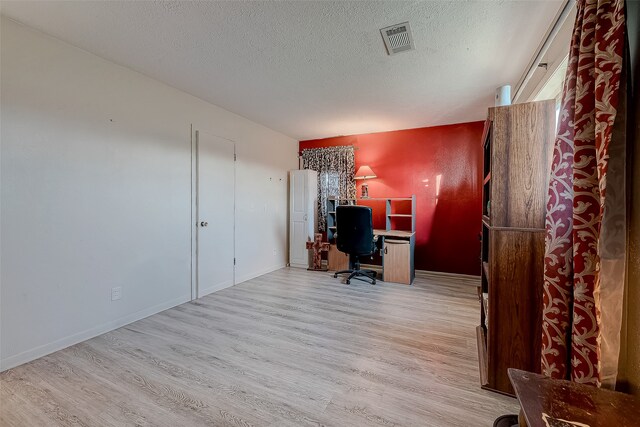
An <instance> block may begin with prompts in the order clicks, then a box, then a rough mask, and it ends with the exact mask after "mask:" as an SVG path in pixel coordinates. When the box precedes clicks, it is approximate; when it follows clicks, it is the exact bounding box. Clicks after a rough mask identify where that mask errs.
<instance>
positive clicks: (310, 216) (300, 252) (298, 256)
mask: <svg viewBox="0 0 640 427" xmlns="http://www.w3.org/2000/svg"><path fill="white" fill-rule="evenodd" d="M317 184H318V178H317V173H316V172H315V171H310V170H294V171H290V172H289V218H290V220H289V221H290V222H289V264H290V265H291V266H292V267H300V268H307V267H308V266H309V257H308V251H307V247H306V245H307V241H309V240H313V234H314V233H315V225H316V220H315V210H316V203H317V200H318V198H317V192H318V190H317Z"/></svg>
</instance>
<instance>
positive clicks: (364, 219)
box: [333, 205, 377, 285]
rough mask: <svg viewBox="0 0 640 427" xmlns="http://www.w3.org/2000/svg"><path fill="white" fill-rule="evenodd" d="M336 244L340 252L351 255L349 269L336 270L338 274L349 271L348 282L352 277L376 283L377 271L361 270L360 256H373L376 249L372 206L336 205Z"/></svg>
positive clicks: (336, 275) (336, 274) (335, 275)
mask: <svg viewBox="0 0 640 427" xmlns="http://www.w3.org/2000/svg"><path fill="white" fill-rule="evenodd" d="M336 226H337V232H336V245H337V246H338V250H339V251H340V252H344V253H346V254H348V255H349V270H341V271H338V272H336V273H335V274H334V275H333V277H335V278H337V277H338V274H344V273H349V277H348V278H347V284H349V283H351V279H358V280H365V281H366V280H367V279H365V278H363V277H366V278H368V279H369V280H371V284H372V285H375V284H376V276H377V273H376V272H375V271H373V270H361V269H360V258H362V257H366V256H371V255H373V253H374V252H375V249H376V241H375V239H374V237H373V218H372V215H371V208H369V207H366V206H350V205H343V206H337V207H336Z"/></svg>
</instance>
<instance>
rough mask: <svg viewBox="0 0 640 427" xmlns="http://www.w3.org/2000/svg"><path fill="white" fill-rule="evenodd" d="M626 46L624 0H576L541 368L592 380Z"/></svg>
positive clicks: (550, 233)
mask: <svg viewBox="0 0 640 427" xmlns="http://www.w3.org/2000/svg"><path fill="white" fill-rule="evenodd" d="M624 52H625V16H624V0H578V2H577V16H576V22H575V26H574V30H573V37H572V42H571V48H570V53H569V66H568V69H567V75H566V78H565V82H564V90H563V94H562V110H561V112H560V117H559V125H558V134H557V137H556V141H555V147H554V153H553V163H552V166H551V178H550V183H549V189H548V198H547V217H546V253H545V271H544V293H543V319H542V360H541V368H542V372H543V373H544V374H546V375H547V376H550V377H553V378H562V379H571V380H572V381H576V382H581V383H589V384H593V385H596V386H600V385H601V382H602V375H603V374H602V370H603V368H602V365H603V363H602V362H603V360H602V331H603V325H602V315H601V314H602V300H601V295H602V289H601V286H602V284H603V281H602V280H601V273H602V272H601V256H602V253H601V252H602V249H601V248H602V245H601V241H600V238H601V227H602V221H603V215H604V214H605V195H606V193H607V172H608V167H609V154H610V145H611V140H612V133H613V128H614V123H615V120H616V114H617V112H618V111H617V110H618V104H619V102H620V83H621V77H622V76H623V73H622V70H623V56H624ZM621 302H622V301H620V304H621ZM618 332H619V331H618ZM616 363H617V355H616Z"/></svg>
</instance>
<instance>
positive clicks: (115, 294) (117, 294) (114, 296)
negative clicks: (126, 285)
mask: <svg viewBox="0 0 640 427" xmlns="http://www.w3.org/2000/svg"><path fill="white" fill-rule="evenodd" d="M121 298H122V286H116V287H115V288H111V301H116V300H119V299H121Z"/></svg>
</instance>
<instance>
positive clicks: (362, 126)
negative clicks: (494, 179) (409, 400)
mask: <svg viewBox="0 0 640 427" xmlns="http://www.w3.org/2000/svg"><path fill="white" fill-rule="evenodd" d="M560 4H561V0H557V1H554V0H551V1H504V0H503V1H471V2H467V1H411V2H401V1H383V2H374V1H293V2H280V1H278V2H274V1H261V2H248V1H225V2H217V1H209V2H207V1H205V2H191V1H183V2H150V1H128V2H119V1H98V2H83V1H70V2H63V1H51V2H29V1H24V2H11V1H9V2H7V1H3V2H2V13H3V14H4V15H6V16H8V17H10V18H13V19H15V20H17V21H20V22H23V23H25V24H27V25H29V26H31V27H34V28H36V29H39V30H41V31H43V32H45V33H48V34H51V35H53V36H54V37H57V38H59V39H61V40H64V41H66V42H68V43H70V44H73V45H75V46H78V47H80V48H82V49H85V50H87V51H89V52H93V53H95V54H97V55H99V56H101V57H103V58H106V59H109V60H111V61H113V62H116V63H118V64H121V65H124V66H127V67H129V68H132V69H134V70H136V71H139V72H141V73H144V74H146V75H148V76H151V77H154V78H156V79H158V80H160V81H163V82H165V83H167V84H170V85H172V86H174V87H176V88H178V89H181V90H183V91H185V92H188V93H190V94H192V95H195V96H197V97H200V98H202V99H205V100H207V101H209V102H211V103H213V104H216V105H219V106H221V107H223V108H226V109H228V110H230V111H233V112H235V113H237V114H240V115H242V116H244V117H247V118H249V119H251V120H254V121H256V122H258V123H261V124H264V125H266V126H268V127H270V128H272V129H275V130H278V131H280V132H282V133H284V134H287V135H289V136H291V137H294V138H296V139H311V138H320V137H327V136H336V135H347V134H354V133H366V132H378V131H386V130H395V129H407V128H415V127H421V126H431V125H438V124H447V123H458V122H464V121H470V120H480V119H483V118H484V117H485V114H486V107H488V106H491V105H492V104H493V95H494V90H495V88H496V87H497V86H500V85H503V84H508V83H510V84H512V85H513V84H515V83H516V82H517V80H518V79H519V77H520V76H521V74H522V72H523V71H524V69H525V68H526V66H527V64H528V62H529V60H530V59H531V57H532V55H533V53H534V51H535V49H536V47H537V46H538V44H539V43H540V41H541V39H542V37H543V35H544V33H545V31H546V30H547V28H548V27H549V25H550V23H551V21H552V19H553V18H554V16H555V14H556V12H557V11H558V9H559V7H560ZM403 21H409V22H410V23H411V28H412V31H413V36H414V39H415V45H416V50H415V51H410V52H405V53H401V54H398V55H395V56H387V54H386V52H385V49H384V45H383V43H382V38H381V36H380V33H379V29H380V28H382V27H386V26H389V25H393V24H397V23H400V22H403Z"/></svg>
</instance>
